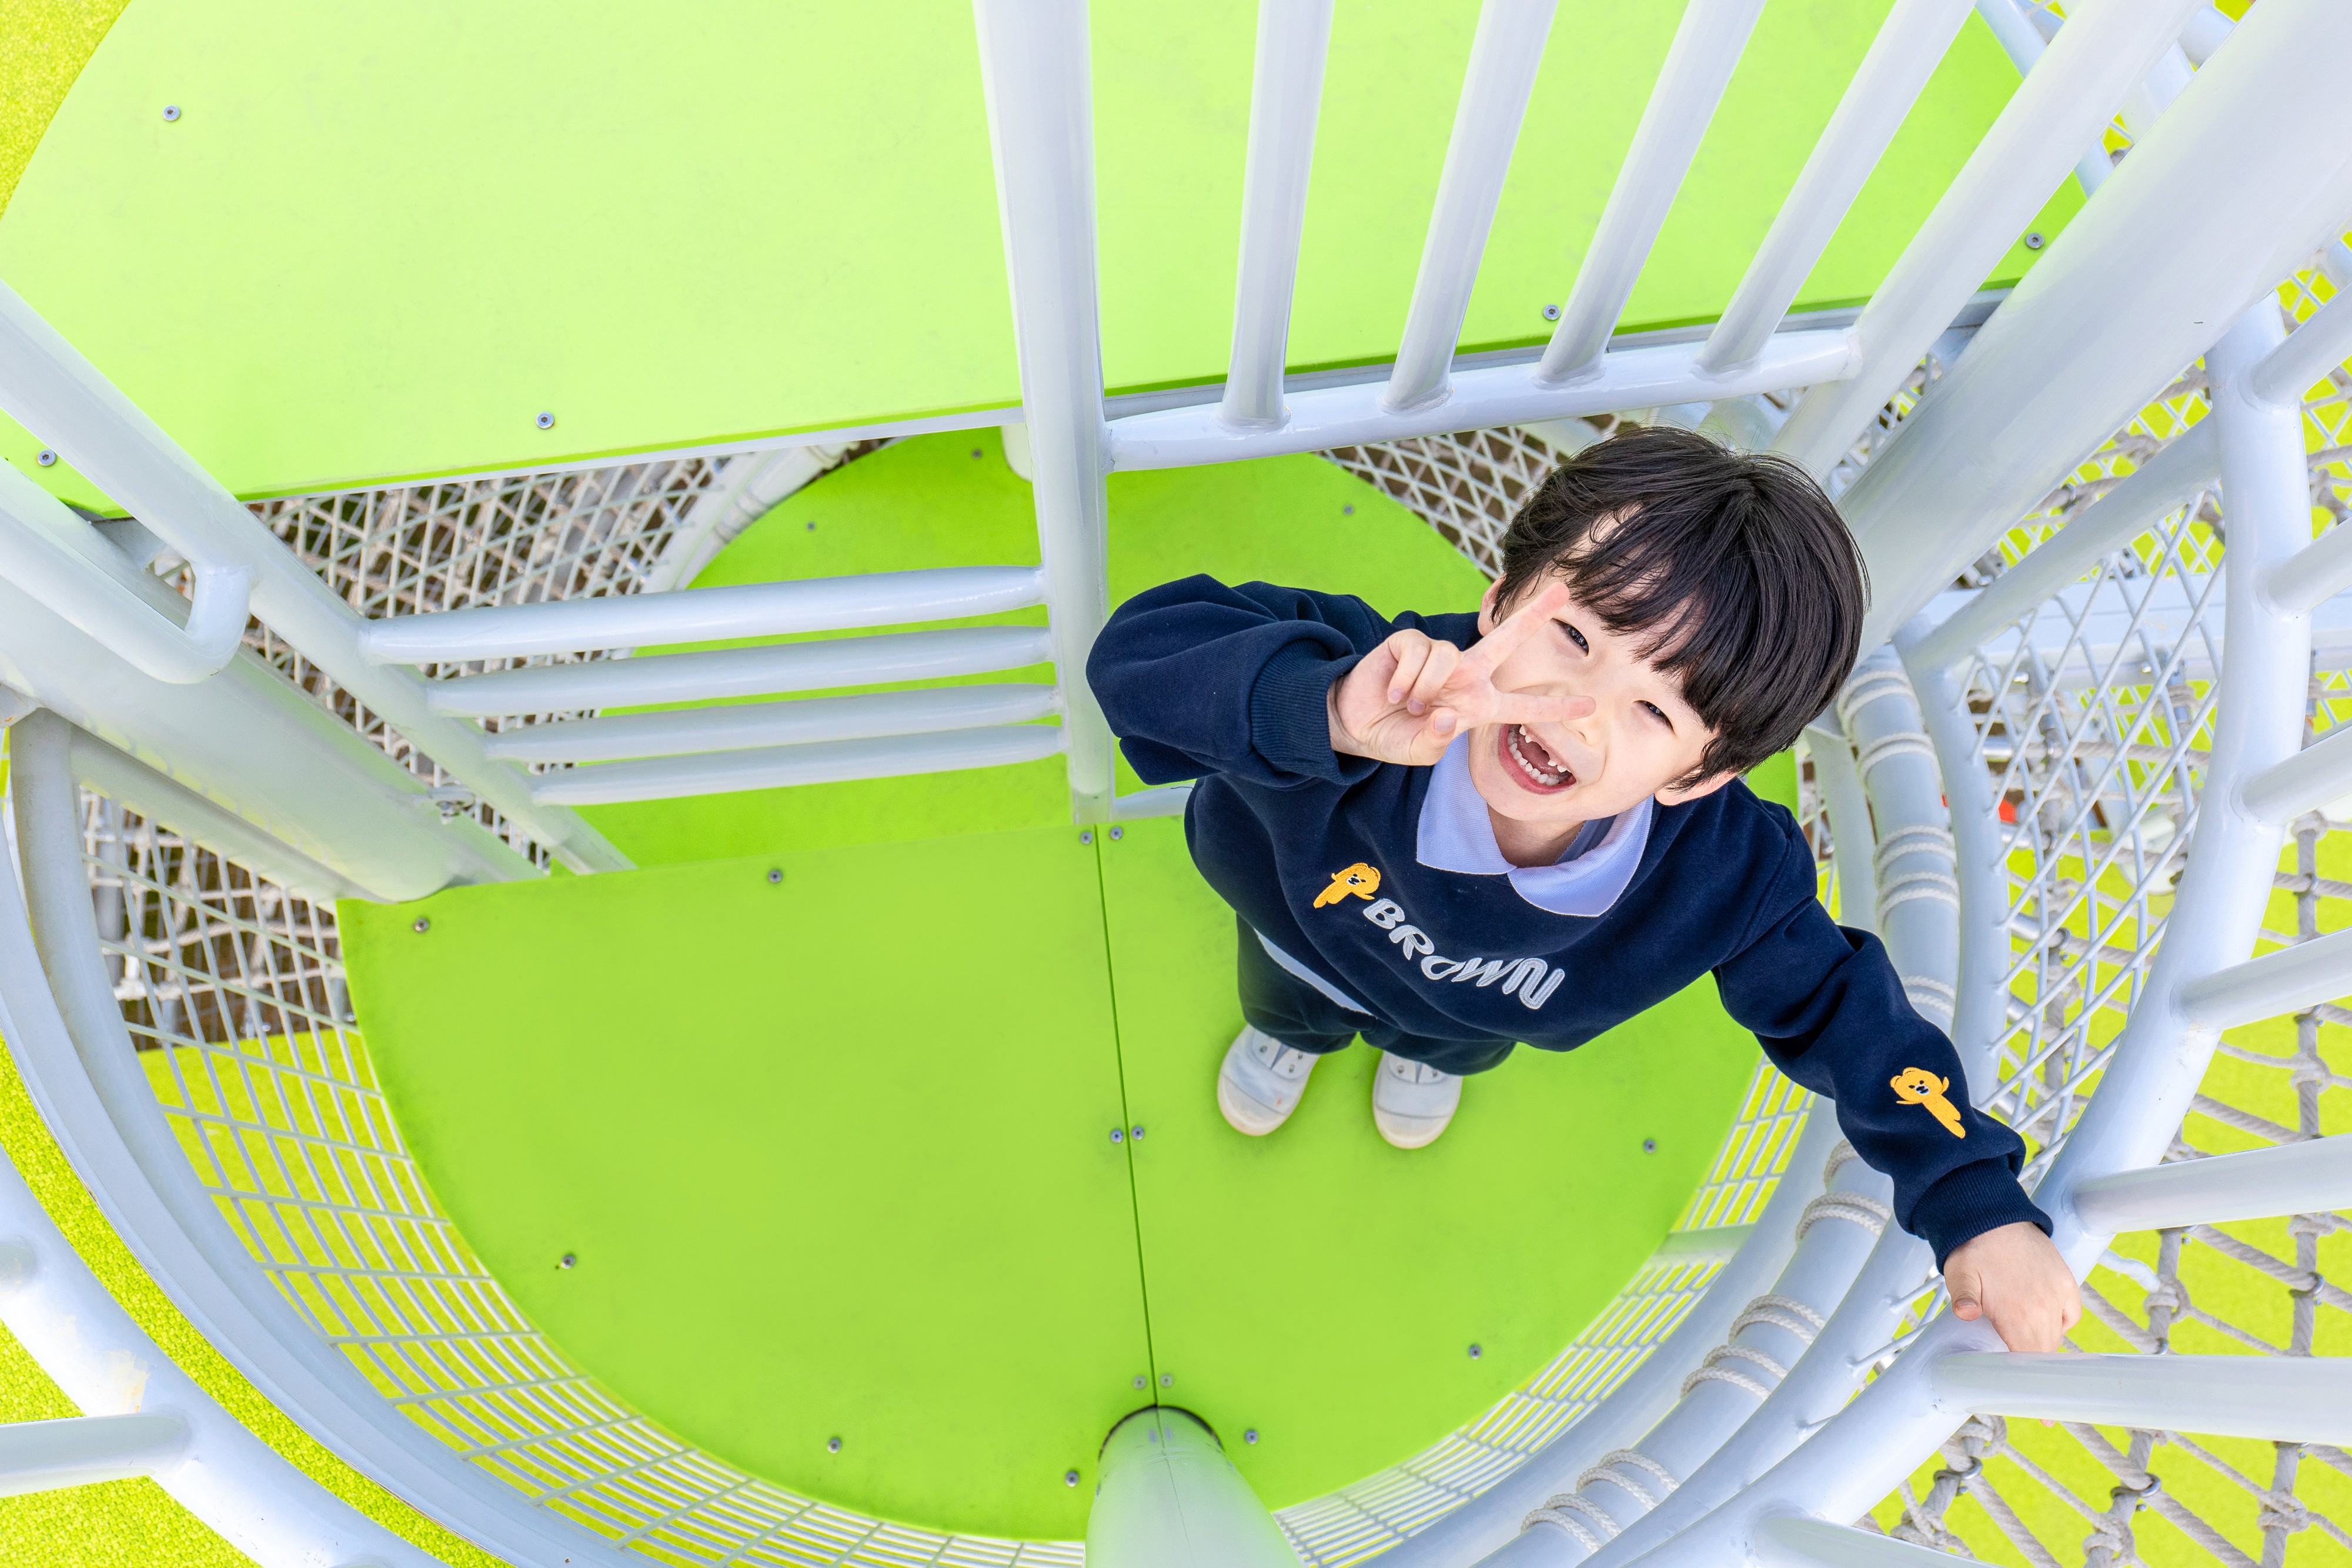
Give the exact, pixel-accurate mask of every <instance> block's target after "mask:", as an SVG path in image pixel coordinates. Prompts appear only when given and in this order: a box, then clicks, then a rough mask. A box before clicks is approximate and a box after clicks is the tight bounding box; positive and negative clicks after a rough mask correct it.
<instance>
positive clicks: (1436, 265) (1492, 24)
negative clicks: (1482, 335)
mask: <svg viewBox="0 0 2352 1568" xmlns="http://www.w3.org/2000/svg"><path fill="white" fill-rule="evenodd" d="M1558 6H1559V0H1486V4H1485V5H1482V6H1481V7H1479V11H1478V31H1477V33H1476V35H1475V37H1473V38H1472V39H1471V42H1470V68H1469V71H1468V72H1467V73H1466V75H1465V78H1464V79H1463V83H1462V99H1461V102H1460V103H1459V105H1457V106H1456V108H1455V109H1454V133H1453V135H1452V137H1451V138H1450V139H1449V140H1448V141H1447V142H1446V144H1445V169H1444V173H1442V174H1441V175H1439V177H1438V182H1437V203H1436V205H1435V207H1434V208H1433V210H1432V211H1431V213H1430V214H1429V232H1428V234H1427V235H1426V236H1424V237H1423V241H1422V247H1421V271H1420V273H1419V274H1418V275H1417V276H1416V277H1414V278H1413V283H1412V307H1411V308H1410V309H1408V310H1407V312H1406V314H1405V322H1404V336H1403V338H1402V340H1401V341H1400V342H1399V343H1398V345H1397V355H1396V364H1395V365H1394V367H1392V368H1391V371H1390V372H1389V381H1388V385H1387V387H1386V388H1385V389H1384V390H1383V391H1382V392H1381V398H1380V406H1381V409H1382V410H1383V411H1385V412H1388V413H1400V412H1402V411H1404V410H1407V409H1417V408H1423V407H1426V406H1428V405H1430V404H1433V403H1439V402H1444V401H1445V398H1446V395H1447V393H1448V392H1449V391H1450V390H1451V387H1450V377H1451V373H1452V370H1453V365H1454V345H1455V344H1456V343H1457V342H1459V341H1460V340H1461V337H1462V318H1463V316H1464V315H1465V313H1467V311H1468V310H1469V308H1470V287H1471V285H1473V284H1474V283H1475V282H1476V281H1477V280H1478V263H1479V260H1480V258H1481V257H1483V256H1485V255H1486V235H1488V233H1490V232H1491V231H1492V230H1493V228H1494V226H1495V208H1496V205H1497V204H1500V203H1501V201H1502V199H1503V178H1504V176H1505V175H1506V174H1507V173H1509V172H1510V167H1511V150H1512V148H1514V147H1516V146H1517V144H1518V140H1519V127H1520V125H1521V124H1522V123H1523V122H1525V120H1527V115H1528V98H1529V97H1530V96H1531V95H1532V94H1533V93H1534V91H1535V87H1536V69H1537V68H1538V67H1539V66H1540V65H1542V64H1543V51H1544V40H1545V39H1546V38H1547V37H1549V36H1550V33H1551V18H1552V13H1553V11H1554V10H1556V9H1557V8H1558Z"/></svg>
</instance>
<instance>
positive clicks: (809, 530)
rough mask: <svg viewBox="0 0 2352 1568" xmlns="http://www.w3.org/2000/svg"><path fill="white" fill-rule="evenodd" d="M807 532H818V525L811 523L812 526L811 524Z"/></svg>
mask: <svg viewBox="0 0 2352 1568" xmlns="http://www.w3.org/2000/svg"><path fill="white" fill-rule="evenodd" d="M807 531H808V532H810V533H814V532H816V525H815V524H814V523H811V524H809V526H808V530H807Z"/></svg>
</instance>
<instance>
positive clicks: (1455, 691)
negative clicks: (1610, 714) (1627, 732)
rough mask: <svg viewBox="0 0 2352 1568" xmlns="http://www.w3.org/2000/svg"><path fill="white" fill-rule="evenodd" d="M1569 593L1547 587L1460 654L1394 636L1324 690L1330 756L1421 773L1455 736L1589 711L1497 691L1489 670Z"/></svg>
mask: <svg viewBox="0 0 2352 1568" xmlns="http://www.w3.org/2000/svg"><path fill="white" fill-rule="evenodd" d="M1567 602H1568V590H1567V589H1566V588H1565V587H1563V586H1562V585H1560V584H1559V583H1557V582H1555V583H1552V584H1551V585H1549V587H1547V588H1546V589H1545V590H1544V591H1542V592H1541V593H1538V594H1537V595H1536V596H1535V597H1534V598H1533V599H1531V600H1529V601H1528V602H1527V603H1525V604H1523V605H1521V606H1520V607H1519V608H1518V610H1517V612H1515V613H1513V614H1512V616H1511V617H1510V618H1509V619H1508V620H1507V621H1505V622H1503V623H1502V624H1501V625H1499V626H1497V627H1496V628H1495V629H1494V631H1492V632H1488V633H1487V634H1486V636H1485V637H1483V638H1481V639H1479V641H1478V643H1477V645H1476V646H1475V647H1474V648H1472V649H1470V650H1469V651H1468V652H1467V653H1465V652H1464V651H1463V650H1461V649H1459V648H1457V647H1455V646H1454V644H1453V643H1443V642H1439V641H1438V640H1436V639H1435V638H1433V637H1429V636H1426V635H1424V634H1423V633H1422V632H1413V631H1404V632H1395V633H1393V634H1392V635H1391V636H1390V638H1389V640H1388V641H1387V642H1385V643H1381V645H1380V646H1379V647H1377V648H1375V649H1373V650H1372V651H1371V652H1370V653H1368V654H1366V655H1365V656H1364V658H1363V660H1362V661H1361V662H1360V664H1357V665H1356V667H1355V668H1354V669H1352V670H1349V672H1348V673H1347V674H1344V675H1342V676H1340V677H1339V679H1338V680H1336V681H1334V682H1332V683H1331V695H1330V699H1329V705H1328V706H1329V716H1330V721H1331V749H1332V750H1334V751H1336V752H1339V753H1341V754H1343V755H1345V756H1349V757H1370V758H1375V759H1376V760H1378V761H1381V762H1402V763H1404V764H1406V765H1407V766H1409V767H1414V768H1426V767H1429V766H1430V765H1432V764H1433V763H1434V762H1435V761H1436V760H1437V759H1438V758H1441V757H1443V756H1444V755H1445V748H1446V747H1449V746H1451V745H1453V744H1454V737H1455V736H1457V735H1460V734H1461V733H1462V732H1463V731H1464V730H1465V729H1475V728H1476V727H1478V726H1480V725H1483V724H1558V723H1561V722H1563V721H1565V720H1568V719H1571V718H1582V717H1583V716H1586V715H1587V714H1590V713H1591V712H1592V710H1593V706H1594V705H1593V701H1592V699H1591V697H1546V696H1537V695H1533V694H1531V693H1525V692H1509V691H1504V690H1502V689H1500V688H1499V687H1497V686H1496V685H1495V669H1496V666H1497V665H1498V664H1501V663H1502V662H1503V661H1504V659H1506V658H1507V657H1508V656H1509V654H1510V652H1511V650H1512V649H1514V648H1516V647H1517V646H1518V645H1519V644H1520V643H1524V642H1526V641H1527V640H1528V638H1529V637H1531V636H1533V635H1535V634H1536V633H1537V632H1540V631H1542V630H1543V629H1544V628H1545V627H1546V626H1547V625H1548V624H1549V622H1550V620H1551V616H1552V612H1554V611H1556V610H1558V609H1559V607H1560V606H1561V605H1563V604H1566V603H1567Z"/></svg>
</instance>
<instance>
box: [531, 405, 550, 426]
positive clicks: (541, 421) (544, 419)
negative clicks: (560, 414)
mask: <svg viewBox="0 0 2352 1568" xmlns="http://www.w3.org/2000/svg"><path fill="white" fill-rule="evenodd" d="M532 423H535V424H537V425H538V426H539V427H540V429H541V430H553V429H554V428H555V415H554V414H553V413H550V412H549V411H548V410H546V409H541V410H540V411H539V418H538V419H536V420H534V421H533V422H532Z"/></svg>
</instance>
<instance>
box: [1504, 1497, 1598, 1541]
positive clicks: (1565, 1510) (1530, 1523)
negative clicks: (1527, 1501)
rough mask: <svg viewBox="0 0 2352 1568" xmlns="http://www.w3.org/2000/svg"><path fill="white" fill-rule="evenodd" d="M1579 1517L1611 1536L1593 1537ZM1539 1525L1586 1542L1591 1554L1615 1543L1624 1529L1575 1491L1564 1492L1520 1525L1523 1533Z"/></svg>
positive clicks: (1520, 1522) (1547, 1502) (1548, 1501)
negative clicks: (1552, 1528)
mask: <svg viewBox="0 0 2352 1568" xmlns="http://www.w3.org/2000/svg"><path fill="white" fill-rule="evenodd" d="M1577 1514H1582V1515H1584V1518H1585V1519H1589V1520H1591V1521H1592V1522H1593V1523H1595V1524H1597V1525H1599V1526H1600V1527H1601V1529H1602V1530H1605V1531H1608V1534H1606V1535H1595V1534H1593V1533H1592V1531H1591V1530H1590V1529H1588V1528H1587V1527H1586V1525H1585V1523H1584V1520H1581V1519H1578V1518H1577V1517H1576V1515H1577ZM1538 1524H1557V1525H1559V1527H1560V1528H1561V1529H1562V1530H1565V1531H1568V1532H1569V1533H1570V1535H1573V1536H1575V1537H1576V1538H1577V1539H1578V1540H1579V1541H1581V1542H1584V1548H1585V1550H1586V1551H1588V1552H1598V1551H1600V1550H1601V1546H1602V1544H1603V1543H1605V1542H1609V1541H1612V1540H1613V1539H1615V1537H1616V1534H1617V1532H1618V1531H1619V1530H1620V1529H1622V1526H1621V1525H1619V1524H1618V1522H1617V1521H1615V1520H1613V1519H1612V1518H1610V1517H1609V1516H1608V1515H1607V1514H1605V1513H1603V1512H1601V1510H1600V1509H1598V1508H1596V1507H1594V1506H1593V1505H1592V1504H1591V1503H1589V1502H1587V1501H1585V1500H1583V1499H1582V1498H1580V1497H1579V1496H1577V1495H1576V1494H1575V1493H1574V1492H1572V1491H1564V1492H1562V1493H1560V1494H1559V1496H1558V1497H1556V1498H1551V1499H1549V1500H1547V1501H1546V1502H1545V1503H1544V1505H1543V1506H1542V1507H1541V1508H1539V1509H1537V1510H1536V1511H1534V1512H1533V1513H1530V1514H1528V1516H1527V1518H1525V1519H1523V1520H1521V1521H1519V1528H1520V1529H1521V1530H1533V1529H1534V1528H1535V1527H1536V1526H1537V1525H1538Z"/></svg>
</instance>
